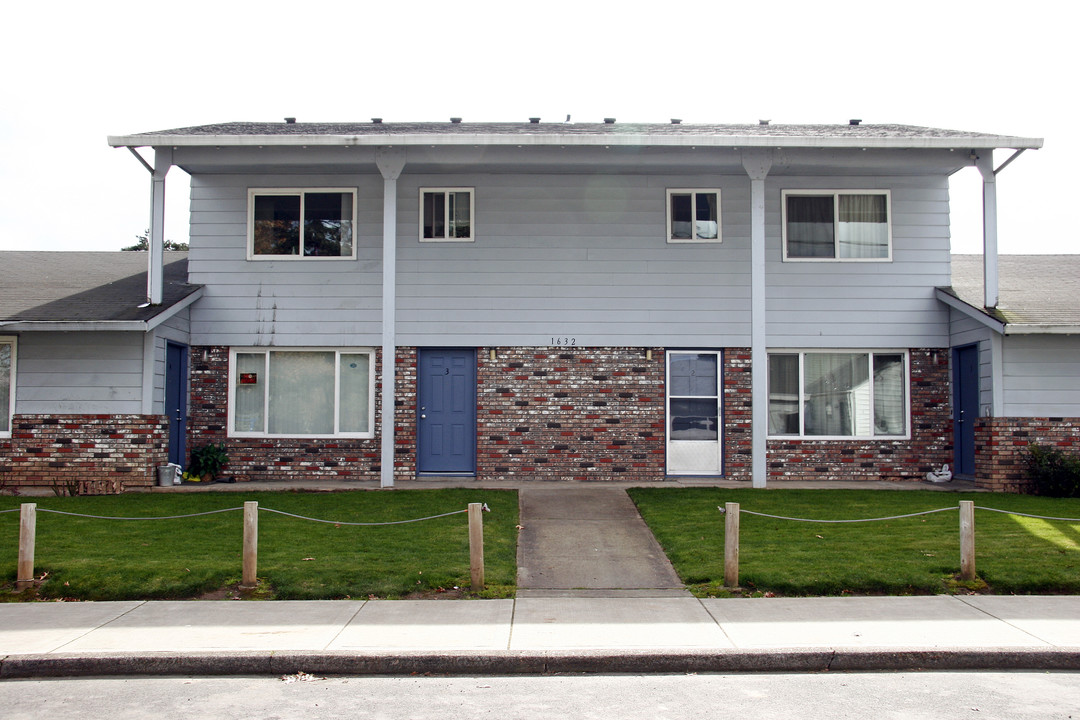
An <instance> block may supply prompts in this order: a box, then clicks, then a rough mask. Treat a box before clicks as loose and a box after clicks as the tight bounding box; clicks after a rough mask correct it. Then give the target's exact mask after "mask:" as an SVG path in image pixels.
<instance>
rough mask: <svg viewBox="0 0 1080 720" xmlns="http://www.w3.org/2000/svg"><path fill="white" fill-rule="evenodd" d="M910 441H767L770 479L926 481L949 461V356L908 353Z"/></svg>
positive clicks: (939, 352)
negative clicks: (927, 475)
mask: <svg viewBox="0 0 1080 720" xmlns="http://www.w3.org/2000/svg"><path fill="white" fill-rule="evenodd" d="M910 361H911V386H910V388H911V439H910V440H850V441H849V440H770V441H769V442H768V460H767V468H768V477H769V479H791V480H925V479H926V473H927V472H929V471H930V470H931V469H937V468H940V467H941V466H942V465H945V464H946V463H948V464H950V465H951V464H952V462H953V442H952V411H951V407H950V400H949V387H950V384H949V353H948V351H946V350H912V351H911V352H910Z"/></svg>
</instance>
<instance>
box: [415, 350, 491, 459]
mask: <svg viewBox="0 0 1080 720" xmlns="http://www.w3.org/2000/svg"><path fill="white" fill-rule="evenodd" d="M416 424H417V428H416V444H417V448H416V470H417V472H419V473H427V474H440V475H450V474H455V475H472V474H475V473H476V351H475V350H472V349H451V350H430V349H425V348H421V349H419V350H418V351H417V398H416Z"/></svg>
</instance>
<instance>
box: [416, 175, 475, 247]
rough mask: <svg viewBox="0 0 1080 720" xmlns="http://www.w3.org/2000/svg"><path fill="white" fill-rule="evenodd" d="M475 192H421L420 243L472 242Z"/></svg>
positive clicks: (424, 189) (466, 189)
mask: <svg viewBox="0 0 1080 720" xmlns="http://www.w3.org/2000/svg"><path fill="white" fill-rule="evenodd" d="M473 239H474V237H473V191H472V188H420V242H472V241H473Z"/></svg>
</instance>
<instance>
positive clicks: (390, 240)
mask: <svg viewBox="0 0 1080 720" xmlns="http://www.w3.org/2000/svg"><path fill="white" fill-rule="evenodd" d="M375 164H376V165H378V167H379V172H380V173H382V176H383V244H382V251H383V266H382V286H383V295H382V329H383V331H382V395H381V398H382V400H381V405H380V406H381V409H382V428H381V433H382V434H381V445H380V448H381V450H382V461H381V465H382V472H381V474H380V481H379V485H380V487H384V488H391V487H394V429H395V427H396V425H395V422H394V399H395V397H396V392H395V379H396V377H397V333H396V327H395V323H396V319H395V318H396V314H397V180H398V177H399V176H400V175H401V171H402V170H403V169H404V168H405V151H404V150H403V149H400V148H381V149H379V151H378V152H377V153H376V155H375Z"/></svg>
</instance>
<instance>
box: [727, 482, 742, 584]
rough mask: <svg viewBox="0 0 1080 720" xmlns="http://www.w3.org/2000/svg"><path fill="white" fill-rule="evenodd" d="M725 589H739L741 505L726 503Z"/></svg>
mask: <svg viewBox="0 0 1080 720" xmlns="http://www.w3.org/2000/svg"><path fill="white" fill-rule="evenodd" d="M724 513H725V515H726V517H725V520H724V587H729V588H734V587H739V503H730V502H729V503H725V504H724Z"/></svg>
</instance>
